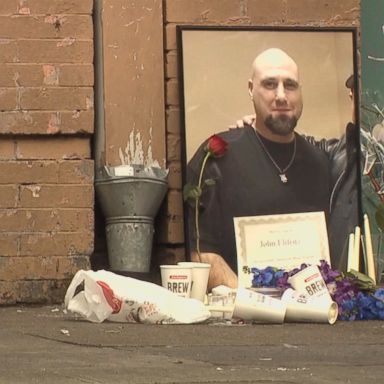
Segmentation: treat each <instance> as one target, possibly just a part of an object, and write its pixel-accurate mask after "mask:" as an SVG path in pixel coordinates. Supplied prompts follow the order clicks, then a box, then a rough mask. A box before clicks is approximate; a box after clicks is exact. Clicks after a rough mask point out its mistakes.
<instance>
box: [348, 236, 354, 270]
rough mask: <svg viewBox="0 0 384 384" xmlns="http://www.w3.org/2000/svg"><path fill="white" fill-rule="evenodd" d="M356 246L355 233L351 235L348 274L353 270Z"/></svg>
mask: <svg viewBox="0 0 384 384" xmlns="http://www.w3.org/2000/svg"><path fill="white" fill-rule="evenodd" d="M354 245H355V235H354V234H353V233H350V234H349V242H348V265H347V272H348V271H350V270H351V268H352V265H354V263H353V256H354Z"/></svg>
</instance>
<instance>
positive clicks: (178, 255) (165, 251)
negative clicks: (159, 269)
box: [153, 246, 186, 266]
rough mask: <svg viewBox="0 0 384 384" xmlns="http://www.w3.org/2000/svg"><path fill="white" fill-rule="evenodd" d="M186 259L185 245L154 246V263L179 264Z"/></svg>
mask: <svg viewBox="0 0 384 384" xmlns="http://www.w3.org/2000/svg"><path fill="white" fill-rule="evenodd" d="M179 261H186V256H185V248H184V247H167V246H154V255H153V264H155V265H157V266H159V265H162V264H177V263H178V262H179Z"/></svg>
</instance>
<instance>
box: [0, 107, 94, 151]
mask: <svg viewBox="0 0 384 384" xmlns="http://www.w3.org/2000/svg"><path fill="white" fill-rule="evenodd" d="M93 129H94V113H93V110H88V111H61V112H45V111H28V112H27V111H7V112H1V111H0V133H1V134H33V135H36V134H41V135H55V134H59V133H63V134H76V133H88V134H89V133H93ZM0 146H1V142H0ZM0 156H1V151H0Z"/></svg>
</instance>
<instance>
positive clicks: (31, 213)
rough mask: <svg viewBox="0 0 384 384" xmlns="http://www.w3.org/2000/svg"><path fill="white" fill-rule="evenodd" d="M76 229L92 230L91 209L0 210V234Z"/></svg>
mask: <svg viewBox="0 0 384 384" xmlns="http://www.w3.org/2000/svg"><path fill="white" fill-rule="evenodd" d="M0 191H1V186H0ZM78 228H84V229H87V230H91V229H92V228H93V209H65V210H63V209H0V232H6V231H8V232H26V231H29V232H30V231H33V232H47V231H59V230H60V231H76V230H77V229H78Z"/></svg>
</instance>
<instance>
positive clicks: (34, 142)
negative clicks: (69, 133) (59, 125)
mask: <svg viewBox="0 0 384 384" xmlns="http://www.w3.org/2000/svg"><path fill="white" fill-rule="evenodd" d="M16 145H17V149H16V151H17V158H18V159H23V160H27V159H84V158H85V159H87V158H88V159H89V158H90V157H91V146H90V141H89V139H88V138H80V137H74V138H70V137H48V138H47V137H45V138H41V139H32V138H31V139H29V138H19V139H17V142H16Z"/></svg>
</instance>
